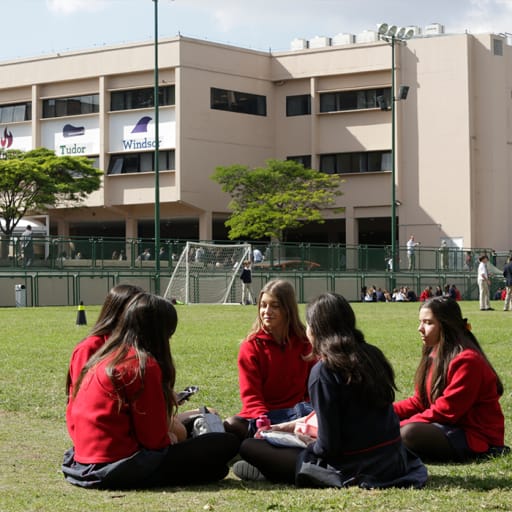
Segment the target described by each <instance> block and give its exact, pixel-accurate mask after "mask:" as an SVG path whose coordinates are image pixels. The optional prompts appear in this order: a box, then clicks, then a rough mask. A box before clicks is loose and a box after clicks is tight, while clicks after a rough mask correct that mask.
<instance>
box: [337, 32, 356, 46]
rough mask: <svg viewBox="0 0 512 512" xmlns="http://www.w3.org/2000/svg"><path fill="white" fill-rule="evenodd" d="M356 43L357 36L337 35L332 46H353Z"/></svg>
mask: <svg viewBox="0 0 512 512" xmlns="http://www.w3.org/2000/svg"><path fill="white" fill-rule="evenodd" d="M355 42H356V36H355V35H354V34H336V35H335V36H334V37H333V38H332V44H333V46H335V45H341V44H353V43H355Z"/></svg>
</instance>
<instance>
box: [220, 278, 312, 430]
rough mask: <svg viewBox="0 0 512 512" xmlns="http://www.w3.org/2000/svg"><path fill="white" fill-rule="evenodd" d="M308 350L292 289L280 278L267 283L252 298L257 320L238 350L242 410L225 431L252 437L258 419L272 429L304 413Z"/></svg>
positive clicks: (309, 363)
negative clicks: (264, 418)
mask: <svg viewBox="0 0 512 512" xmlns="http://www.w3.org/2000/svg"><path fill="white" fill-rule="evenodd" d="M311 350H312V349H311V345H310V344H309V342H308V339H307V336H306V328H305V326H304V324H303V323H302V322H301V320H300V317H299V309H298V306H297V300H296V298H295V290H294V289H293V286H292V285H291V283H290V282H288V281H285V280H282V279H276V280H273V281H269V282H268V283H267V284H266V285H265V286H264V287H263V288H262V289H261V291H260V294H259V296H258V317H257V318H256V321H255V322H254V325H253V327H252V330H251V332H250V333H249V335H248V336H247V338H246V339H245V340H244V341H243V342H242V344H241V346H240V351H239V354H238V375H239V384H240V398H241V400H242V410H241V411H240V413H239V414H238V415H237V416H232V417H231V418H228V419H227V420H226V421H225V422H224V425H225V428H226V431H228V432H233V433H235V434H236V435H237V436H238V437H239V438H241V439H244V438H246V437H252V436H253V435H254V433H255V432H256V419H257V418H258V417H260V416H263V415H265V416H268V418H269V419H270V421H271V423H273V424H274V423H282V422H284V421H291V420H294V419H297V418H300V417H303V416H306V415H307V414H309V413H310V412H311V411H312V410H313V409H312V407H311V404H310V403H309V399H308V393H307V383H308V377H309V372H310V370H311V368H312V366H313V365H314V363H315V361H314V360H311V358H309V359H308V356H309V354H310V353H311Z"/></svg>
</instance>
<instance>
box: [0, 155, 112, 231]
mask: <svg viewBox="0 0 512 512" xmlns="http://www.w3.org/2000/svg"><path fill="white" fill-rule="evenodd" d="M101 175H102V172H101V171H100V170H98V169H96V168H94V167H93V165H92V160H90V159H88V158H86V157H74V156H56V155H55V153H54V152H53V151H51V150H49V149H46V148H38V149H33V150H31V151H26V152H23V151H19V150H7V151H1V152H0V217H2V218H3V222H0V230H1V231H2V233H3V234H4V235H6V236H10V235H11V234H12V232H13V230H14V228H15V227H16V226H17V224H18V222H19V221H20V220H21V219H22V218H23V217H24V216H25V215H26V214H27V213H28V212H41V211H45V210H47V209H48V208H51V207H55V206H57V205H64V204H68V203H69V204H73V205H75V204H77V203H80V202H81V201H82V200H84V199H85V198H86V197H87V196H88V194H90V193H91V192H94V191H95V190H98V189H99V187H100V185H101V179H100V176H101Z"/></svg>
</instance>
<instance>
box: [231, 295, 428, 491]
mask: <svg viewBox="0 0 512 512" xmlns="http://www.w3.org/2000/svg"><path fill="white" fill-rule="evenodd" d="M306 321H307V333H308V338H309V340H310V342H311V344H312V347H313V354H314V355H315V356H316V357H317V358H318V362H317V363H316V364H315V366H314V367H313V369H312V370H311V375H310V377H309V386H308V387H309V393H310V396H311V402H312V404H313V406H314V413H315V414H316V419H317V424H318V429H317V432H316V436H315V437H313V438H311V437H310V438H309V439H305V441H306V442H308V443H309V444H308V445H307V447H306V448H286V447H275V446H273V445H272V444H270V443H269V442H268V441H267V440H265V439H246V440H245V441H243V442H242V445H241V447H240V455H241V456H242V458H243V460H242V461H238V462H236V463H235V464H234V466H233V472H234V473H235V474H236V475H237V476H239V478H242V479H260V478H261V475H263V476H264V477H265V478H267V479H269V480H270V481H272V482H279V483H288V484H293V483H295V484H296V485H297V486H299V487H348V486H351V485H359V486H361V487H366V488H384V487H392V486H396V487H416V488H419V487H422V486H423V485H424V484H425V482H426V480H427V469H426V468H425V466H424V464H423V463H422V462H421V460H419V459H418V457H417V456H416V455H414V454H413V453H411V452H409V451H408V450H407V449H406V447H405V446H404V444H403V443H402V440H401V438H400V425H399V420H398V417H397V416H396V414H395V412H394V410H393V400H394V397H395V389H396V387H395V382H394V372H393V368H392V367H391V364H390V363H389V361H388V360H387V359H386V357H385V356H384V354H383V353H382V351H381V350H380V349H379V348H378V347H376V346H374V345H370V344H369V343H367V342H366V341H365V339H364V335H363V333H362V332H361V331H360V330H358V329H357V328H356V318H355V315H354V311H353V310H352V308H351V307H350V304H349V303H348V302H347V301H346V300H345V298H344V297H342V296H341V295H338V294H334V293H325V294H322V295H320V296H319V297H317V298H316V299H314V300H313V301H312V302H311V303H310V304H309V305H308V307H307V309H306ZM296 425H297V422H291V423H284V424H281V425H274V426H273V427H272V430H276V431H285V432H290V433H292V432H294V430H295V427H296ZM303 439H304V438H303Z"/></svg>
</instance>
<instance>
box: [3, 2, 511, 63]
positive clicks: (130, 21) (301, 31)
mask: <svg viewBox="0 0 512 512" xmlns="http://www.w3.org/2000/svg"><path fill="white" fill-rule="evenodd" d="M154 5H155V4H154V1H153V0H4V1H3V2H2V30H1V39H2V44H1V50H0V61H3V60H10V59H16V58H19V57H31V56H40V55H44V54H49V53H54V52H65V51H69V50H82V49H86V48H93V47H101V46H104V45H111V44H120V43H127V42H136V41H148V40H152V39H153V36H154ZM158 13H159V14H158V21H159V23H158V25H159V35H160V37H173V36H175V35H177V34H178V33H181V34H182V35H184V36H189V37H196V38H199V39H206V40H210V41H215V42H220V43H228V44H233V45H236V46H242V47H246V48H253V49H257V50H268V49H269V48H270V49H272V50H275V51H279V50H288V49H289V48H290V42H291V41H292V40H293V39H294V38H296V37H300V38H304V39H311V38H312V37H315V36H330V37H332V36H334V35H336V34H339V33H342V32H343V33H352V34H357V33H359V32H362V31H363V30H373V29H375V28H376V27H377V24H379V23H382V22H386V23H390V24H396V25H417V26H419V27H420V28H423V27H425V26H426V25H429V24H431V23H441V24H442V25H444V26H445V31H446V32H447V33H454V32H464V31H468V32H471V33H480V32H495V33H500V32H512V0H158Z"/></svg>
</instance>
